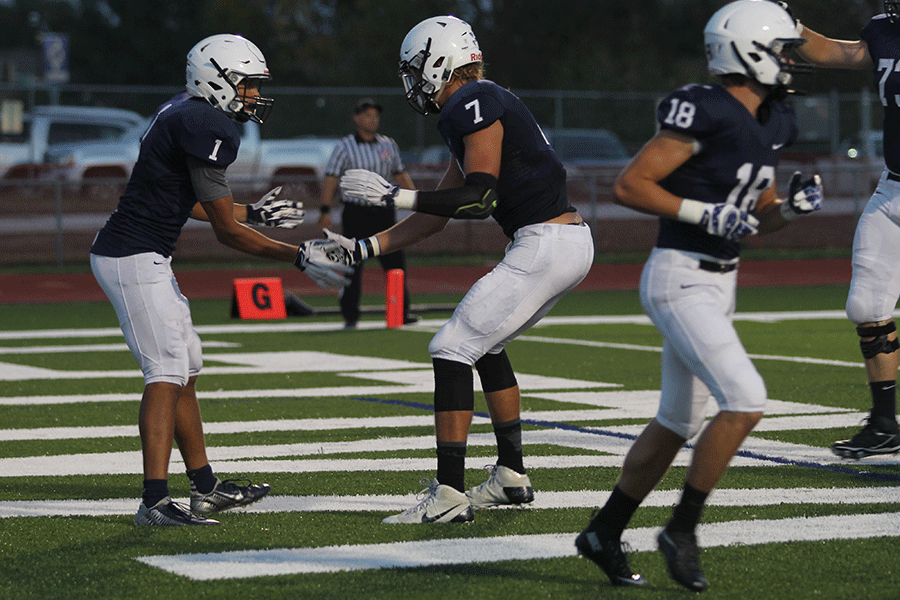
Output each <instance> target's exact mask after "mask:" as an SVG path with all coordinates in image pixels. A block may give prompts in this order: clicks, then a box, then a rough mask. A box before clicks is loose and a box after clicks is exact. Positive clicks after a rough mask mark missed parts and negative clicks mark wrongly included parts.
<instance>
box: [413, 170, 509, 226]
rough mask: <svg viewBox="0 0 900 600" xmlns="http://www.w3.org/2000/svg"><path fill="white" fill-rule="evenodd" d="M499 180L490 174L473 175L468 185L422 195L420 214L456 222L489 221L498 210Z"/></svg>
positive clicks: (417, 203) (469, 178) (418, 200)
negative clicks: (466, 220)
mask: <svg viewBox="0 0 900 600" xmlns="http://www.w3.org/2000/svg"><path fill="white" fill-rule="evenodd" d="M496 187H497V178H496V177H494V176H493V175H489V174H488V173H469V174H468V175H466V185H464V186H462V187H456V188H449V189H446V190H435V191H433V192H419V194H418V196H417V198H416V212H422V213H428V214H430V215H438V216H441V217H451V218H453V219H487V218H488V217H489V216H491V214H493V212H494V209H495V208H496V207H497V201H498V200H499V199H500V198H499V196H497V191H496Z"/></svg>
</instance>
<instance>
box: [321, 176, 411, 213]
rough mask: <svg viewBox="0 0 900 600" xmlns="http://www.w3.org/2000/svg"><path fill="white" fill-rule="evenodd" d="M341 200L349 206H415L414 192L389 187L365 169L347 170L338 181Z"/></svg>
mask: <svg viewBox="0 0 900 600" xmlns="http://www.w3.org/2000/svg"><path fill="white" fill-rule="evenodd" d="M339 185H340V188H341V198H343V200H344V202H349V203H351V204H362V205H364V206H381V207H385V208H394V207H397V208H406V209H411V208H413V207H414V206H415V204H416V195H417V194H416V192H415V191H413V190H404V189H401V188H400V186H399V185H391V184H390V183H388V182H387V180H386V179H385V178H384V177H382V176H381V175H379V174H378V173H373V172H372V171H367V170H365V169H348V170H347V171H346V172H345V173H344V175H343V176H342V177H341V180H340V183H339Z"/></svg>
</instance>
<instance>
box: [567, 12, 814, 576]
mask: <svg viewBox="0 0 900 600" xmlns="http://www.w3.org/2000/svg"><path fill="white" fill-rule="evenodd" d="M704 38H705V42H706V52H707V58H708V64H709V71H710V73H711V74H713V75H716V76H718V84H717V85H687V86H685V87H682V88H680V89H678V90H676V91H674V92H673V93H672V94H670V95H669V96H668V97H667V98H665V99H664V100H663V101H662V102H661V103H660V104H659V107H658V109H657V113H656V117H657V121H658V123H659V132H658V133H657V134H656V136H654V137H653V138H652V139H651V140H650V141H649V142H647V144H646V145H645V146H644V147H643V148H642V149H641V151H640V152H639V153H638V155H637V156H635V158H634V159H633V160H632V161H631V163H630V164H629V165H628V166H627V167H626V168H625V169H624V170H623V172H622V173H621V174H620V175H619V177H618V179H617V180H616V182H615V185H614V192H615V197H616V201H617V202H618V203H620V204H623V205H625V206H628V207H630V208H633V209H635V210H638V211H641V212H645V213H649V214H654V215H658V216H659V217H660V222H659V223H660V228H659V234H658V238H657V242H656V247H655V248H654V249H653V251H652V252H651V254H650V258H649V259H648V261H647V263H646V265H645V267H644V270H643V273H642V276H641V284H640V295H641V303H642V305H643V306H644V310H645V311H646V312H647V314H648V316H649V317H650V319H651V320H652V321H653V323H654V325H656V327H657V329H659V331H660V333H662V335H663V338H664V340H663V352H662V393H661V397H660V404H659V410H658V412H657V414H656V416H655V418H654V419H653V420H652V421H651V422H650V423H649V424H648V425H647V427H646V428H645V429H644V430H643V432H642V433H641V434H640V435H639V436H638V438H637V439H636V440H635V442H634V444H633V445H632V447H631V448H630V449H629V451H628V454H627V455H626V457H625V460H624V464H623V466H622V471H621V474H620V477H619V480H618V482H617V484H616V486H615V488H614V489H613V491H612V494H611V495H610V497H609V499H608V501H607V502H606V504H605V505H604V506H603V507H602V508H601V509H600V510H599V511H598V512H597V513H596V514H595V516H594V517H593V518H592V520H591V521H590V523H589V524H588V525H587V527H585V529H584V530H583V531H582V532H581V533H580V534H579V535H578V537H577V538H576V540H575V546H576V548H577V550H578V552H579V554H581V555H582V556H585V557H587V558H589V559H590V560H592V561H593V562H595V563H596V564H597V565H598V566H599V567H600V568H601V569H602V570H603V571H604V572H605V573H606V575H607V576H608V577H609V579H610V580H611V582H612V583H613V584H614V585H641V584H643V583H645V580H644V578H643V577H641V576H640V575H639V574H636V573H633V572H632V570H631V568H630V567H629V565H628V560H627V556H626V553H625V551H624V549H623V547H622V542H621V535H622V532H623V531H624V529H625V527H626V525H627V524H628V522H629V520H630V519H631V517H632V515H633V514H634V513H635V512H636V510H637V508H638V506H639V505H640V503H641V502H642V501H643V500H644V498H645V497H646V496H647V494H649V493H650V491H651V490H653V488H654V487H655V486H656V485H657V484H658V483H659V481H660V480H661V479H662V477H663V475H664V474H665V473H666V471H667V470H668V468H669V466H670V465H671V463H672V461H673V460H674V458H675V456H676V454H677V453H678V451H679V450H681V448H682V447H683V446H684V444H685V442H686V441H687V440H689V439H691V438H692V437H694V436H695V435H697V434H698V433H699V432H700V430H701V429H702V427H703V425H704V421H705V417H706V414H707V403H708V400H709V397H710V395H712V396H713V397H714V398H715V400H716V402H717V403H718V407H719V412H718V413H717V414H716V415H715V417H713V419H712V420H711V421H710V422H709V424H708V425H707V426H706V428H705V429H704V430H703V433H702V434H701V435H700V436H699V438H698V439H697V441H696V442H695V443H694V453H693V457H692V460H691V464H690V467H689V469H688V473H687V480H686V482H685V484H684V489H683V492H682V496H681V500H680V502H679V503H678V505H677V506H676V507H675V509H674V511H673V514H672V518H671V519H670V520H669V522H668V524H667V525H666V526H665V528H664V529H663V530H662V531H661V532H660V534H659V536H658V542H659V549H660V551H661V552H662V554H663V557H664V558H665V561H666V563H667V565H668V568H669V573H670V575H671V576H672V578H673V579H674V580H675V581H676V582H678V583H680V584H681V585H683V586H685V587H686V588H688V589H690V590H692V591H697V592H699V591H703V590H705V589H706V588H707V587H708V582H707V580H706V577H705V576H704V574H703V572H702V571H701V568H700V563H699V549H698V547H697V539H696V535H695V529H696V526H697V523H698V522H699V520H700V513H701V510H702V509H703V506H704V504H705V502H706V497H707V495H708V494H709V493H710V492H711V491H712V489H713V488H714V487H715V485H716V483H717V482H718V481H719V478H720V477H721V476H722V474H723V473H724V471H725V468H726V467H727V466H728V463H729V462H730V460H731V458H732V456H733V455H734V453H735V452H736V451H737V449H738V448H739V447H740V445H741V443H742V442H743V440H744V438H745V437H746V436H747V435H748V434H749V433H750V431H751V430H752V429H753V427H754V426H755V425H756V423H757V422H758V421H759V420H760V418H761V417H762V415H763V409H764V408H765V404H766V387H765V384H764V382H763V380H762V377H760V375H759V373H758V372H757V370H756V368H755V367H754V366H753V363H752V362H751V361H750V358H749V357H748V356H747V352H746V351H745V350H744V347H743V345H742V344H741V341H740V340H739V339H738V335H737V332H736V331H735V329H734V326H733V325H732V315H733V311H734V308H735V289H736V281H737V268H738V261H739V258H740V252H741V246H740V240H741V238H743V237H744V236H746V235H750V234H755V233H757V232H759V233H765V232H770V231H774V230H777V229H780V228H781V227H784V226H785V225H787V224H788V223H789V222H790V221H792V220H793V219H795V218H797V217H799V216H801V215H805V214H808V213H810V212H813V211H815V210H817V209H819V208H820V207H821V204H822V188H821V184H820V180H819V177H818V176H817V175H816V176H813V177H812V178H810V179H808V180H805V181H803V180H802V178H801V175H800V174H799V173H795V174H794V176H793V177H792V179H791V181H790V185H789V189H790V191H789V195H788V198H787V199H786V200H784V201H781V200H779V199H777V198H776V193H775V166H776V163H777V162H778V155H779V152H780V151H781V150H782V148H785V147H787V146H789V145H790V144H791V143H792V142H794V140H795V139H796V137H797V133H798V131H797V125H796V121H795V117H794V114H793V112H792V111H791V109H790V108H789V107H788V106H787V105H786V104H784V103H782V102H781V99H782V98H783V97H784V96H785V94H786V93H788V92H790V91H791V90H790V87H789V86H790V84H791V81H792V78H793V75H794V73H796V72H797V71H800V70H809V69H810V67H809V65H802V67H803V68H802V69H801V68H800V66H798V65H794V64H793V63H792V62H791V60H790V59H789V58H788V57H789V54H790V53H791V51H792V50H793V49H794V48H795V47H796V46H798V45H800V44H801V43H802V42H803V40H802V39H799V38H798V36H797V34H796V32H795V30H794V23H793V20H792V19H791V17H790V16H789V15H788V13H787V12H786V11H785V10H783V9H782V8H780V7H779V6H777V5H776V4H774V3H772V2H768V1H766V0H739V1H738V2H732V3H730V4H728V5H726V6H724V7H723V8H721V9H720V10H719V11H717V12H716V13H715V14H714V15H713V16H712V17H711V18H710V20H709V22H708V23H707V25H706V28H705V30H704Z"/></svg>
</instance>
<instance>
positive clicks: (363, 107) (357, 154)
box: [319, 98, 419, 329]
mask: <svg viewBox="0 0 900 600" xmlns="http://www.w3.org/2000/svg"><path fill="white" fill-rule="evenodd" d="M381 110H382V109H381V105H379V104H377V103H376V102H375V101H374V100H373V99H371V98H362V99H361V100H359V102H357V103H356V108H355V109H354V110H353V123H354V126H355V132H354V133H351V134H350V135H348V136H345V137H343V138H341V141H340V142H339V143H338V145H337V146H335V148H334V152H332V154H331V158H330V159H329V161H328V166H327V167H326V169H325V181H324V182H323V184H322V206H321V211H322V214H321V216H320V217H319V225H320V226H322V227H326V228H330V227H331V223H332V219H331V208H332V200H333V199H334V196H335V192H337V189H338V181H339V180H340V178H341V175H343V174H344V171H346V170H347V169H367V170H369V171H374V172H375V173H378V174H379V175H381V176H382V177H384V178H385V179H387V180H390V179H391V178H393V179H394V180H396V182H397V183H398V184H399V185H400V187H402V188H406V189H415V188H414V185H413V182H412V179H410V177H409V175H408V174H407V173H406V172H405V171H404V169H403V161H401V160H400V149H399V148H398V147H397V142H395V141H394V140H393V139H391V138H389V137H387V136H384V135H381V134H380V133H378V125H379V122H380V120H381ZM341 222H342V224H343V234H344V235H345V236H346V237H348V238H356V239H362V238H366V237H369V236H370V235H374V234H376V233H378V232H380V231H384V230H385V229H388V228H389V227H391V226H392V225H393V224H394V223H395V222H396V211H395V210H394V209H393V208H384V207H372V206H361V205H359V204H352V203H344V207H343V212H342V213H341ZM378 260H379V261H380V262H381V268H382V269H384V270H385V271H388V270H389V269H402V270H403V271H404V272H405V271H406V258H405V256H404V254H403V252H402V251H398V252H392V253H390V254H383V255H381V256H379V257H378ZM363 264H364V263H360V264H358V265H356V268H355V270H354V272H353V277H352V279H351V282H350V284H349V285H348V286H347V287H345V288H344V289H343V290H342V291H341V293H340V305H341V314H342V315H343V316H344V328H345V329H354V328H356V324H357V322H358V321H359V300H360V294H361V292H362V269H363ZM403 314H404V319H403V322H404V323H405V324H409V323H415V322H416V321H418V320H419V318H418V317H417V316H415V315H413V314H411V313H410V312H409V287H408V286H407V285H406V284H405V280H404V289H403Z"/></svg>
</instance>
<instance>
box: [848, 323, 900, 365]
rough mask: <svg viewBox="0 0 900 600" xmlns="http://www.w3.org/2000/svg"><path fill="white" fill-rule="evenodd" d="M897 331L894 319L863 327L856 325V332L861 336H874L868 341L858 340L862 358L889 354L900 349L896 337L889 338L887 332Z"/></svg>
mask: <svg viewBox="0 0 900 600" xmlns="http://www.w3.org/2000/svg"><path fill="white" fill-rule="evenodd" d="M895 331H897V326H896V325H895V324H894V321H888V322H887V323H885V324H883V325H872V326H868V327H864V326H862V325H857V326H856V333H857V335H859V337H861V338H867V337H870V338H874V339H871V340H869V341H865V340H859V347H860V349H861V350H862V355H863V358H866V359H869V358H873V357H875V356H877V355H879V354H891V353H892V352H895V351H897V349H900V341H897V339H896V338H894V339H892V340H889V339H888V334H890V333H893V332H895Z"/></svg>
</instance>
